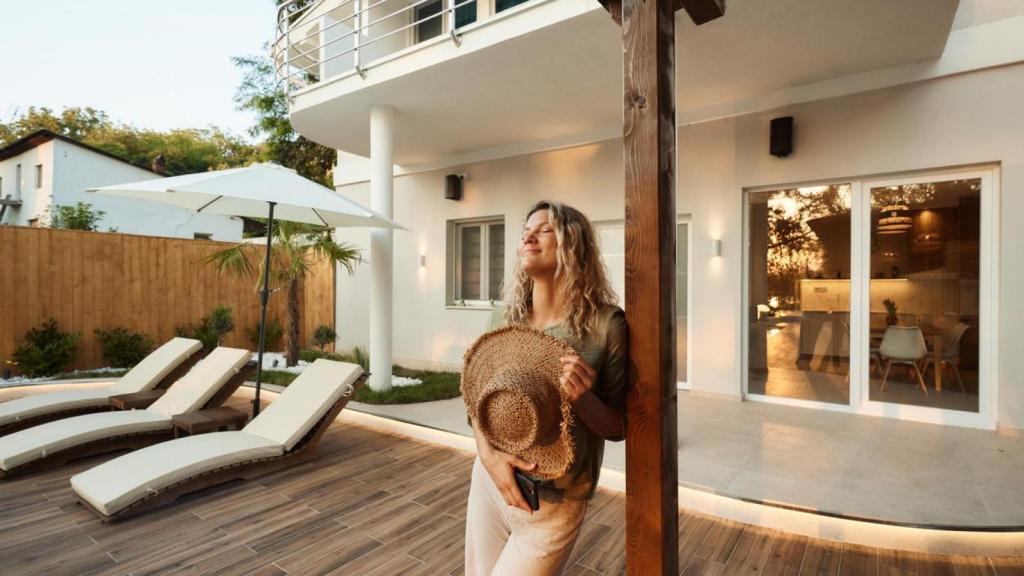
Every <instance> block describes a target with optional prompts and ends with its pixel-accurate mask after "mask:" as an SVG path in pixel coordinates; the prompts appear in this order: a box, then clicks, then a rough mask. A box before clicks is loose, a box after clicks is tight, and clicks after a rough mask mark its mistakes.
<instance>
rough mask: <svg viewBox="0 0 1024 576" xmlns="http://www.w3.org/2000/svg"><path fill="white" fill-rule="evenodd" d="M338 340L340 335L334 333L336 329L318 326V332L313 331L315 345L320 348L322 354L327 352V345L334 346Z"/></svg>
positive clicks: (323, 325) (324, 325)
mask: <svg viewBox="0 0 1024 576" xmlns="http://www.w3.org/2000/svg"><path fill="white" fill-rule="evenodd" d="M337 338H338V333H337V332H335V331H334V328H331V327H330V326H328V325H326V324H321V325H319V326H317V327H316V330H314V331H313V345H314V346H316V347H317V348H319V349H320V351H321V352H326V351H327V345H328V344H334V341H335V339H337Z"/></svg>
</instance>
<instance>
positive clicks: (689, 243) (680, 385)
mask: <svg viewBox="0 0 1024 576" xmlns="http://www.w3.org/2000/svg"><path fill="white" fill-rule="evenodd" d="M680 224H686V374H687V375H689V374H690V370H691V369H692V367H693V366H692V363H691V360H690V347H691V345H692V343H693V339H692V338H691V336H692V335H693V331H692V330H691V329H690V328H691V326H692V324H693V320H692V318H693V314H691V313H690V308H691V306H692V305H693V299H692V296H693V258H692V256H693V223H692V222H691V221H690V215H689V214H681V215H678V216H676V230H678V229H679V225H680ZM678 249H679V238H678V237H677V238H676V250H677V252H676V257H677V258H678V256H679V253H678ZM676 290H679V286H676ZM676 316H677V317H678V316H679V314H678V311H677V313H676ZM678 337H679V326H676V338H678ZM677 347H678V344H677ZM678 368H679V367H678V366H676V389H678V390H689V389H690V382H689V380H679V379H678V376H679V370H678Z"/></svg>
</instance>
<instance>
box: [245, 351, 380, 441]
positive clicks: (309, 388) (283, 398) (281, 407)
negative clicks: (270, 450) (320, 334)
mask: <svg viewBox="0 0 1024 576" xmlns="http://www.w3.org/2000/svg"><path fill="white" fill-rule="evenodd" d="M362 374H363V369H362V368H360V367H359V365H358V364H349V363H347V362H335V361H334V360H325V359H323V358H320V359H318V360H316V361H314V362H313V364H311V365H310V366H309V367H308V368H306V369H305V370H303V371H302V374H300V375H299V377H298V378H296V379H295V380H293V381H292V383H291V384H289V385H288V387H287V388H285V390H284V392H282V393H281V395H280V396H279V397H278V398H277V400H274V401H273V402H271V403H270V406H268V407H267V409H266V410H264V411H263V412H260V415H259V416H257V417H255V418H253V420H252V422H249V424H248V425H246V427H245V428H243V431H244V432H246V433H248V434H255V435H257V436H263V437H264V438H267V439H269V440H273V441H274V442H277V443H278V444H282V445H283V446H284V448H285V450H291V449H292V448H294V447H295V444H297V443H298V441H299V440H301V439H302V437H303V436H305V435H306V433H307V432H309V430H310V428H312V427H313V425H314V424H316V422H317V421H318V420H320V419H321V418H323V416H324V414H326V413H327V411H328V410H330V409H331V406H334V404H335V403H336V402H337V401H338V400H339V399H341V397H342V395H344V394H346V393H348V394H351V393H352V390H353V387H352V385H353V384H354V383H355V381H356V380H357V379H358V378H359V376H361V375H362Z"/></svg>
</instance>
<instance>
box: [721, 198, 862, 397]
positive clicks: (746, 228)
mask: <svg viewBox="0 0 1024 576" xmlns="http://www.w3.org/2000/svg"><path fill="white" fill-rule="evenodd" d="M843 184H848V185H849V186H850V196H851V199H850V246H851V250H856V246H857V244H858V241H857V240H856V238H857V232H858V224H859V223H858V221H857V220H858V210H857V197H858V196H859V193H858V192H859V189H858V185H859V181H857V180H856V179H852V178H836V179H831V180H817V181H810V182H800V183H798V184H776V185H771V186H756V187H751V188H744V189H743V223H742V227H743V262H742V264H741V265H740V268H741V269H742V274H741V278H742V280H741V282H742V285H741V286H740V298H741V300H740V301H741V309H742V314H741V315H740V318H741V319H740V328H741V329H740V338H741V340H742V342H741V346H740V350H741V352H740V379H741V382H740V390H741V394H742V398H743V400H752V401H755V402H765V403H767V404H783V405H787V406H798V407H800V408H816V409H818V410H831V411H833V412H856V409H855V408H854V407H855V406H860V403H861V399H860V387H859V386H856V385H854V382H855V380H854V378H855V377H856V376H857V374H856V373H855V372H853V369H854V363H855V360H854V354H855V346H856V344H855V343H854V340H853V339H854V337H855V335H856V332H857V327H856V326H855V324H856V323H857V318H856V317H857V316H858V315H856V314H852V313H851V314H850V370H851V372H850V384H849V388H850V390H849V392H850V403H849V404H836V403H834V402H823V401H820V400H807V399H804V398H785V397H782V396H769V395H768V394H758V393H756V392H751V391H750V258H751V256H750V196H751V195H753V194H757V193H759V192H773V191H775V190H783V189H787V188H811V187H815V186H838V185H843ZM858 265H859V261H858V259H857V258H855V254H853V253H851V255H850V276H851V278H850V309H851V310H854V309H855V308H854V306H857V305H859V302H857V301H856V299H857V297H858V294H857V290H855V289H854V286H855V284H854V282H855V280H854V278H855V276H854V275H855V274H857V273H858V272H859V271H858V269H857V268H858Z"/></svg>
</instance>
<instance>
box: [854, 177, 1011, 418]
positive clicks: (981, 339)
mask: <svg viewBox="0 0 1024 576" xmlns="http://www.w3.org/2000/svg"><path fill="white" fill-rule="evenodd" d="M997 176H998V168H997V167H981V168H973V169H972V168H964V169H959V170H950V171H930V172H922V173H917V174H901V175H898V176H893V177H886V178H872V179H864V180H861V181H860V182H858V184H859V188H860V190H855V193H854V209H855V212H856V213H857V214H858V216H859V220H860V225H861V227H862V228H861V234H860V235H859V238H858V237H855V242H854V243H853V244H852V246H853V247H854V253H853V254H852V255H851V258H855V262H857V263H858V264H859V266H857V268H859V271H860V272H861V274H860V275H859V276H854V285H853V289H854V290H856V293H857V300H858V302H859V303H861V306H860V307H859V308H854V310H857V314H856V316H857V321H856V322H853V323H851V327H850V329H851V330H855V328H854V327H853V325H854V324H857V325H858V327H857V328H856V331H857V332H856V338H854V335H852V334H851V338H850V346H851V358H852V360H851V362H852V365H851V373H850V382H851V386H854V385H856V386H855V387H856V388H858V392H859V394H858V396H859V397H860V399H861V402H860V404H859V405H856V404H855V405H854V406H857V412H858V413H860V414H867V415H871V416H888V417H892V418H898V419H901V420H913V421H917V422H930V423H934V424H949V425H953V426H965V427H970V428H985V429H993V430H994V429H995V427H996V413H997V412H996V405H997V395H998V390H997V388H998V386H997V382H998V379H997V378H996V374H997V373H998V366H999V364H998V363H997V362H998V359H997V357H996V355H997V351H998V346H997V345H996V341H997V334H998V322H999V314H998V298H997V290H998V286H999V278H998V273H999V267H998V265H997V254H998V253H999V252H998V245H999V221H998V214H999V212H998V200H999V199H998V196H999V195H998V190H997V186H998V181H999V179H998V177H997ZM974 179H977V180H980V181H981V190H980V195H981V198H980V203H981V210H980V212H981V214H980V217H981V222H979V232H980V233H979V236H980V238H979V242H980V247H979V256H978V261H979V267H980V270H978V275H979V276H978V297H979V302H978V318H979V330H978V412H964V411H961V410H948V409H942V408H932V407H927V406H914V405H909V404H895V403H889V402H881V401H878V400H871V397H870V389H871V379H870V374H864V372H865V369H866V368H867V358H868V357H869V347H870V342H869V340H870V339H869V338H867V337H865V336H866V335H867V330H866V328H867V327H868V326H870V321H871V307H870V305H863V303H870V295H871V278H870V272H871V234H870V229H869V227H870V226H871V190H872V189H873V188H882V187H886V186H903V185H908V184H929V183H935V182H947V181H949V180H974ZM851 300H852V294H851ZM851 307H852V306H851ZM854 346H856V354H852V352H853V350H852V348H853V347H854ZM932 393H934V390H932ZM851 398H852V394H851Z"/></svg>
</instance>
